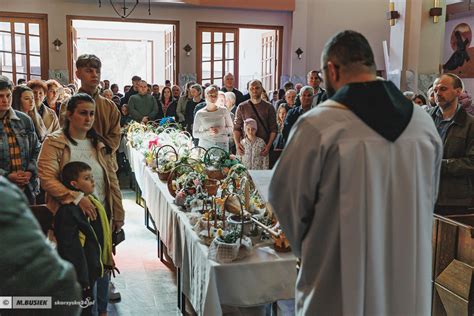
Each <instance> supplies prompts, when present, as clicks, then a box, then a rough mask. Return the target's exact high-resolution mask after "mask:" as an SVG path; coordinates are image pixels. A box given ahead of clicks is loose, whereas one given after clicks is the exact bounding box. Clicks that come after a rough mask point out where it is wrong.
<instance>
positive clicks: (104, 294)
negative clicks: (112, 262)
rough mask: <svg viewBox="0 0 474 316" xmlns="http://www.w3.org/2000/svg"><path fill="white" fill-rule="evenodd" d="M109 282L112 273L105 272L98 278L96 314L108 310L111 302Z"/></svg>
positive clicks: (95, 303) (95, 292)
mask: <svg viewBox="0 0 474 316" xmlns="http://www.w3.org/2000/svg"><path fill="white" fill-rule="evenodd" d="M109 282H110V273H109V272H105V273H104V276H103V277H101V278H98V279H97V282H96V283H95V284H96V286H95V287H94V298H95V301H94V315H99V314H100V313H105V312H107V304H108V302H109Z"/></svg>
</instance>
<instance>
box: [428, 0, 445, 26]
mask: <svg viewBox="0 0 474 316" xmlns="http://www.w3.org/2000/svg"><path fill="white" fill-rule="evenodd" d="M442 15H443V8H440V6H439V0H434V7H433V8H431V9H430V16H431V17H433V23H438V22H439V17H440V16H442Z"/></svg>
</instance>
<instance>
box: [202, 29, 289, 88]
mask: <svg viewBox="0 0 474 316" xmlns="http://www.w3.org/2000/svg"><path fill="white" fill-rule="evenodd" d="M282 33H283V27H281V26H264V25H241V24H239V25H231V24H221V23H204V22H198V23H197V34H196V41H197V43H196V47H197V48H198V50H197V60H196V65H197V79H198V81H199V82H201V83H202V84H206V83H214V84H217V85H219V86H222V84H223V82H222V77H223V76H224V75H225V74H226V73H228V72H231V73H232V74H234V77H235V79H236V80H235V82H234V84H235V86H236V87H237V88H240V89H241V90H243V89H245V87H246V84H247V82H248V81H250V80H252V79H259V80H261V81H262V84H263V87H264V88H265V89H266V90H267V91H271V90H275V89H277V88H278V86H279V82H280V75H281V61H280V56H281V50H282V46H281V39H282Z"/></svg>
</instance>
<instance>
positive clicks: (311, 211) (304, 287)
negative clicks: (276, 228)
mask: <svg viewBox="0 0 474 316" xmlns="http://www.w3.org/2000/svg"><path fill="white" fill-rule="evenodd" d="M322 69H323V74H324V80H325V82H326V88H327V92H328V96H329V97H330V100H328V101H326V102H324V103H322V104H320V105H318V106H317V107H316V108H314V109H312V110H311V111H309V112H307V113H306V114H304V115H303V116H301V117H300V118H299V119H298V121H297V123H296V124H295V126H294V127H293V129H292V132H291V134H290V138H289V140H288V143H287V146H286V148H285V150H284V151H283V153H282V156H281V157H280V160H279V162H278V164H277V165H276V167H275V169H274V175H273V178H272V180H271V184H270V191H269V194H270V195H269V200H270V203H271V204H272V206H273V208H274V210H275V213H276V215H277V217H278V219H279V221H280V224H281V227H282V229H283V231H284V232H285V234H286V237H287V238H288V240H289V241H290V244H291V247H292V250H293V252H294V254H295V255H296V256H298V257H300V258H301V267H300V270H299V273H298V278H297V283H296V312H297V315H331V316H334V315H376V316H379V315H410V316H412V315H430V313H431V269H432V266H431V260H432V256H431V252H432V249H431V233H432V214H433V208H434V204H435V201H436V196H437V190H438V183H439V171H440V165H441V157H442V143H441V140H440V137H439V135H438V132H437V131H436V128H435V126H434V124H433V122H432V120H431V118H430V117H429V115H428V114H427V113H426V112H425V111H424V110H423V109H421V108H420V107H417V106H416V107H414V106H413V104H412V103H411V102H410V101H408V100H406V99H405V98H404V97H403V94H402V93H401V92H400V91H399V90H398V89H397V88H396V87H395V85H394V84H393V83H391V82H388V81H380V80H376V76H375V69H376V68H375V62H374V58H373V53H372V50H371V48H370V46H369V44H368V42H367V40H366V39H365V38H364V37H363V36H362V35H361V34H359V33H357V32H353V31H344V32H341V33H339V34H337V35H335V36H334V37H333V38H332V39H330V40H329V41H328V43H327V44H326V46H325V48H324V51H323V55H322Z"/></svg>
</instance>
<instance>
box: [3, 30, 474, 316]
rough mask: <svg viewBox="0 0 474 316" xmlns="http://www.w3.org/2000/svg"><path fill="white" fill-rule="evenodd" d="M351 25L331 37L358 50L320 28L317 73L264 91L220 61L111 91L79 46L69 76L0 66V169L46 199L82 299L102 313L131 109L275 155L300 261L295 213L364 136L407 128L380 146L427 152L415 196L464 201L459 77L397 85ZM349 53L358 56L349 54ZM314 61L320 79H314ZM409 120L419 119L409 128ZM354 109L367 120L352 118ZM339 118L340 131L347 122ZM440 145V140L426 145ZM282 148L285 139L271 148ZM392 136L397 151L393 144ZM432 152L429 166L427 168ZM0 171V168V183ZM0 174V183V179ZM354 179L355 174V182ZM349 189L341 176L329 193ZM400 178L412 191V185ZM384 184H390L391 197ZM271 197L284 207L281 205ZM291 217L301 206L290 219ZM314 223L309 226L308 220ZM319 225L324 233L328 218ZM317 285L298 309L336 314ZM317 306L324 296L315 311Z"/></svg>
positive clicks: (466, 117)
mask: <svg viewBox="0 0 474 316" xmlns="http://www.w3.org/2000/svg"><path fill="white" fill-rule="evenodd" d="M359 35H360V34H359ZM359 35H358V34H357V33H355V34H354V33H347V34H345V35H344V36H346V37H348V38H349V39H351V40H353V41H355V42H357V43H358V45H359V47H358V49H360V50H362V51H364V50H365V51H364V52H363V53H362V54H361V55H360V56H362V57H360V56H359V55H357V54H355V55H351V56H352V57H351V56H349V55H350V54H349V51H350V49H349V50H348V49H347V47H345V46H344V45H345V44H344V43H343V41H338V40H337V39H336V40H334V39H333V42H331V43H332V44H331V43H330V44H327V45H329V46H327V48H326V49H327V50H326V51H325V52H324V53H323V56H325V58H326V59H325V60H324V58H323V62H324V65H323V66H324V67H326V68H325V69H323V71H322V72H320V71H317V70H312V71H309V72H308V74H307V82H306V84H305V85H303V84H301V83H299V84H296V85H294V84H293V83H292V82H286V83H285V84H284V85H283V89H280V90H275V91H270V92H269V93H267V92H266V91H265V90H264V88H263V86H262V82H261V81H260V80H258V79H255V80H251V81H250V82H248V84H247V92H246V93H243V92H241V91H239V90H238V89H237V88H236V87H235V84H234V82H235V78H234V76H233V75H232V74H231V73H228V74H226V75H225V76H224V77H223V83H224V85H223V86H222V87H218V86H217V85H214V84H206V85H204V86H203V85H201V84H199V83H196V82H186V83H184V84H183V88H181V87H180V86H178V85H172V83H171V82H170V81H166V82H165V85H164V87H163V88H162V89H161V87H160V85H158V84H152V83H148V82H146V81H145V80H143V79H142V78H140V77H139V76H133V77H132V84H131V85H127V86H125V87H124V88H123V93H121V92H120V91H119V87H118V85H117V84H115V83H113V84H110V81H109V80H103V81H101V73H100V72H101V66H102V65H101V61H100V60H99V58H97V57H96V56H95V55H89V54H85V55H81V56H79V57H78V59H77V61H76V68H77V70H76V73H75V75H76V76H77V78H78V79H80V82H81V85H80V87H76V86H75V85H74V84H70V85H67V86H63V85H61V84H59V83H58V82H57V81H55V80H47V81H43V80H37V79H35V80H30V81H28V82H19V83H18V84H17V85H16V86H14V85H13V83H12V82H11V81H10V80H9V79H8V78H7V77H4V76H0V133H1V134H0V137H1V142H0V153H1V159H0V176H3V177H5V178H6V179H8V181H7V182H9V183H10V184H13V185H15V186H16V189H15V190H16V191H18V190H21V191H22V192H23V193H24V195H25V196H26V198H27V200H28V203H29V204H30V205H33V204H40V203H46V205H47V206H48V208H49V209H50V210H51V211H52V212H53V213H55V214H56V216H55V235H56V239H57V244H58V248H57V249H58V253H59V254H60V255H61V256H62V257H63V258H64V259H66V260H68V261H70V262H71V263H72V264H73V265H74V267H75V269H76V273H77V279H78V281H79V283H80V285H81V287H82V298H83V299H91V300H94V301H95V302H96V304H95V307H94V308H95V309H96V310H97V311H98V313H99V314H101V315H105V314H106V313H107V302H108V300H109V295H110V271H112V270H113V269H114V268H115V264H114V260H113V256H112V241H111V239H112V234H114V233H117V232H119V231H120V230H121V228H122V226H123V225H124V219H125V212H124V209H123V205H122V197H121V193H120V187H119V182H118V177H117V174H118V172H119V170H120V168H121V167H124V166H125V165H126V161H125V160H124V159H123V155H120V152H121V149H120V145H121V144H123V143H122V139H123V135H122V134H121V130H123V127H125V126H126V125H128V124H130V123H131V122H134V121H135V122H140V123H144V124H146V123H148V122H152V121H155V122H160V121H161V120H162V119H166V120H167V121H170V120H171V121H173V122H176V123H179V124H180V125H181V126H182V128H183V129H184V130H186V131H187V132H188V133H189V134H191V135H192V137H193V139H194V142H195V144H196V145H198V146H201V147H204V148H206V149H208V148H211V147H219V148H222V149H223V150H225V151H227V152H230V153H232V154H235V155H237V156H238V157H240V159H241V161H242V162H243V164H245V165H246V166H247V168H249V169H269V168H272V166H274V165H275V164H276V162H277V161H278V160H279V159H280V161H279V162H278V167H277V169H276V175H275V177H274V179H273V181H272V188H271V189H272V192H273V195H271V199H272V201H273V202H274V203H275V205H278V207H277V209H276V211H277V214H278V215H279V217H280V219H281V220H282V226H283V228H284V230H285V233H286V234H287V235H288V238H289V240H290V242H291V244H292V247H294V248H293V249H294V251H295V253H296V254H297V255H299V256H302V257H303V258H305V259H304V260H303V262H308V264H309V261H311V260H314V261H315V262H316V261H319V264H320V265H322V266H324V264H323V263H324V262H322V261H321V260H319V259H320V258H319V259H318V258H315V257H314V256H315V255H313V254H310V253H308V251H310V252H311V250H310V249H311V247H312V246H311V245H310V244H304V243H303V241H302V239H303V238H304V236H305V235H306V232H307V231H308V229H309V228H308V225H309V222H308V219H310V218H312V216H314V214H313V213H314V209H313V208H314V205H313V204H312V203H313V202H315V203H323V202H324V203H328V205H326V207H327V209H328V210H329V209H331V207H330V206H335V205H339V203H342V202H343V201H342V200H337V199H334V196H331V195H330V194H334V192H329V193H328V192H325V191H324V190H325V189H326V187H325V186H324V185H327V183H329V182H330V181H339V180H336V179H339V177H341V175H340V174H339V172H341V173H345V174H351V173H353V175H352V178H353V176H354V175H355V174H358V175H359V176H360V177H361V178H364V177H365V176H367V175H368V171H367V173H365V174H359V173H360V172H359V171H357V170H359V169H357V170H353V169H351V168H353V166H352V167H351V163H353V161H351V160H350V156H351V155H353V156H354V157H355V159H356V160H357V159H359V160H360V161H368V160H371V159H372V158H371V156H370V154H371V153H373V152H378V151H377V150H378V149H377V148H376V145H373V144H375V143H378V144H382V145H383V146H382V147H384V146H386V145H387V144H386V141H385V140H388V141H390V142H395V140H397V139H398V138H400V137H401V138H402V139H405V138H404V137H405V136H403V137H402V135H405V134H403V133H404V131H405V130H406V129H408V130H409V133H408V134H409V135H408V136H406V137H407V140H406V146H408V147H410V146H412V147H413V148H412V149H413V150H415V153H418V156H417V154H413V156H410V157H411V158H410V157H401V156H397V157H395V156H394V157H395V158H393V159H395V160H393V161H394V163H395V161H397V159H401V160H405V161H410V159H411V160H415V161H418V160H419V159H422V158H423V157H425V158H426V160H425V162H427V163H428V164H429V165H426V166H425V167H426V168H427V169H426V168H425V169H423V172H422V171H421V169H420V170H417V172H421V173H420V174H417V177H418V178H420V177H421V178H423V177H425V176H429V177H431V178H430V179H431V180H432V182H430V183H429V185H427V186H426V188H431V189H433V192H431V193H430V194H428V195H429V197H430V198H434V200H436V196H437V209H438V210H439V211H440V212H443V209H444V210H445V211H446V212H448V213H449V212H453V210H459V211H460V210H463V209H465V208H466V206H470V207H472V206H474V203H473V200H474V181H473V175H474V160H473V159H474V118H473V117H472V116H471V115H470V114H472V113H473V112H474V111H473V106H472V104H471V99H470V96H469V95H468V94H467V93H466V92H465V91H464V86H463V82H462V80H461V79H460V78H459V77H457V76H456V75H452V74H442V75H440V76H439V77H438V78H437V79H436V80H435V81H434V83H433V85H432V86H431V87H430V89H429V91H427V94H426V96H427V98H425V97H424V95H423V94H414V93H410V92H405V93H404V94H402V93H401V92H400V91H399V90H398V89H397V88H396V87H395V86H394V85H393V84H391V83H390V82H388V81H385V80H383V79H381V78H376V77H375V68H374V67H375V64H374V63H373V56H372V55H371V54H372V52H371V50H370V47H368V44H366V41H365V39H363V38H360V36H359ZM331 45H332V46H331ZM367 47H368V48H367ZM337 50H339V51H337ZM346 53H347V54H346ZM352 53H353V52H351V54H352ZM324 54H325V55H324ZM364 54H365V55H364ZM354 56H355V57H354ZM357 56H359V57H360V60H356V61H354V60H355V59H354V58H356V57H357ZM367 56H372V57H371V58H368V57H367ZM345 59H348V60H351V62H347V60H345ZM344 62H347V63H346V64H344ZM361 62H363V63H362V64H361ZM341 65H343V66H341ZM347 65H349V66H347ZM344 71H345V72H346V73H344ZM322 74H323V75H324V79H325V80H324V83H325V89H323V88H322V87H321V84H322V82H323V75H322ZM341 78H342V79H341ZM354 78H355V79H354ZM403 95H404V96H405V98H403ZM400 96H402V98H400ZM328 98H329V100H328ZM407 99H408V100H407ZM326 100H327V101H326ZM325 101H326V102H325ZM370 102H376V103H378V104H377V106H378V105H380V107H377V106H375V107H367V106H366V104H367V103H370ZM321 103H323V105H321V106H320V104H321ZM382 105H383V106H382ZM312 109H314V110H312ZM347 109H350V113H354V114H355V116H354V115H353V116H351V115H349V114H348V112H347V111H345V112H344V111H341V112H338V111H339V110H347ZM426 111H428V113H429V115H430V116H431V119H430V116H428V115H427V114H426V113H425V112H426ZM336 112H337V115H336V114H335V113H336ZM423 113H424V114H423ZM469 113H470V114H469ZM316 114H317V115H316ZM323 117H325V120H323V119H322V118H323ZM355 117H358V118H359V120H356V119H355ZM427 118H428V120H427ZM414 119H416V120H418V121H417V122H418V123H419V125H418V126H416V127H413V129H410V128H409V126H411V125H413V124H414V123H413V124H412V123H411V122H412V120H414ZM361 122H363V123H364V124H366V125H367V126H369V127H370V128H371V129H366V128H365V127H362V125H361ZM433 122H434V124H433ZM366 125H364V126H366ZM434 126H436V129H437V134H436V135H434V134H433V133H432V130H435V131H436V129H434ZM348 128H350V129H352V130H350V131H348V130H347V129H348ZM372 130H373V131H375V132H376V133H378V135H380V136H381V139H384V141H383V142H382V141H380V140H377V141H374V143H371V142H370V141H368V142H367V143H366V148H364V149H363V148H359V149H357V150H356V149H354V148H352V147H351V145H350V143H351V141H353V140H354V139H353V137H356V138H357V137H358V136H357V135H359V134H360V135H359V136H360V137H367V139H374V135H372V134H371V133H372V132H371V131H372ZM361 135H362V136H361ZM417 135H418V136H420V137H421V136H423V135H424V136H426V139H429V141H427V142H428V143H429V144H431V145H429V146H432V148H431V147H430V148H431V149H430V150H432V152H431V153H429V154H427V151H428V147H429V146H428V145H427V144H428V143H426V144H425V145H423V146H422V145H420V144H419V143H416V145H413V144H411V143H410V141H411V140H413V139H415V138H416V137H418V136H417ZM415 136H416V137H415ZM340 137H342V139H343V141H342V142H341V143H338V146H339V147H337V148H335V147H331V144H332V142H334V139H339V138H340ZM410 137H412V138H410ZM439 138H440V139H441V140H442V143H441V141H438V140H439ZM357 139H359V138H357ZM410 139H411V140H410ZM426 139H425V140H426ZM401 143H403V142H402V141H400V142H398V143H397V144H399V145H400V144H401ZM314 144H317V146H313V145H314ZM441 144H443V146H444V149H443V151H442V152H438V151H439V150H441V149H440V148H441ZM374 146H375V147H374ZM397 146H398V145H397ZM400 146H401V145H400ZM417 146H421V147H417ZM286 147H290V149H289V150H286V151H284V149H285V148H286ZM315 147H317V150H316V149H315ZM402 147H403V146H402ZM410 148H411V147H410ZM399 149H400V150H401V151H403V150H402V148H401V147H400V148H399ZM365 151H367V153H366V152H365ZM282 152H283V155H282ZM342 152H345V153H347V156H344V155H342V154H341V153H342ZM390 152H391V153H392V151H390ZM407 153H408V152H407ZM325 154H326V155H329V156H330V155H331V154H335V155H336V156H335V157H333V158H334V160H326V159H327V157H326V158H325V157H323V155H325ZM280 155H282V157H280ZM433 155H442V160H441V156H439V157H434V156H433ZM377 157H378V156H377ZM387 157H388V156H387ZM387 157H386V158H387ZM379 158H380V159H382V157H379ZM438 158H439V163H440V169H438V170H436V164H437V163H438V160H436V159H438ZM344 159H349V160H347V161H343V160H344ZM387 159H388V158H387ZM382 160H383V159H382ZM336 161H338V163H339V164H340V165H344V164H346V165H345V167H344V168H346V169H343V170H342V169H341V170H339V169H337V167H335V166H336ZM387 161H390V159H388V160H387ZM295 162H297V163H295ZM300 162H301V163H300ZM331 163H332V164H331ZM374 163H375V162H374ZM401 166H402V165H401ZM323 167H324V168H323ZM385 167H387V166H385ZM380 168H381V170H382V169H383V168H384V167H383V166H380ZM387 168H388V167H387ZM420 168H421V167H420ZM362 169H364V168H362ZM362 169H361V170H362ZM364 170H365V169H364ZM439 170H441V182H440V186H439V194H438V195H436V194H435V195H434V196H433V194H434V192H437V190H438V187H437V185H436V182H437V181H438V180H437V179H436V177H437V176H436V174H437V172H438V171H439ZM308 172H309V174H313V175H319V176H320V177H321V179H319V180H324V179H326V178H327V177H328V175H330V176H331V177H334V178H331V179H332V180H331V179H328V178H327V179H326V182H324V181H322V182H321V185H323V186H322V187H319V185H320V184H319V182H317V181H316V180H315V181H316V182H313V181H312V179H309V178H308V177H307V176H306V175H307V174H308ZM361 172H362V171H361ZM430 172H431V173H430ZM381 174H383V172H382V173H381ZM288 175H290V177H288ZM3 177H2V178H0V181H3V182H6V180H4V178H3ZM433 177H434V178H433ZM352 178H351V177H348V179H352ZM402 178H403V177H402ZM293 180H294V181H293ZM313 180H314V179H313ZM319 180H318V181H319ZM292 181H293V182H295V183H294V186H293V185H290V186H289V187H292V188H295V190H287V189H285V192H287V193H288V191H294V192H289V193H288V194H289V195H288V194H277V192H278V191H281V190H283V189H284V188H288V185H289V183H292ZM328 181H329V182H328ZM367 181H369V180H367ZM3 182H0V185H4V183H3ZM349 182H350V181H349ZM384 183H385V182H384ZM338 185H341V184H340V183H338ZM354 185H355V184H354ZM365 185H367V183H364V185H362V186H361V187H365ZM415 186H416V185H415ZM356 187H358V185H356ZM426 188H423V190H425V189H426ZM350 189H351V188H350V187H347V188H346V187H344V188H341V190H342V191H338V192H339V193H341V192H343V191H344V190H350ZM387 189H390V188H387ZM412 189H413V190H415V191H416V189H417V188H415V187H413V188H412ZM425 191H426V190H425ZM315 192H318V193H317V194H316V193H315ZM344 192H348V191H344ZM293 194H297V195H295V196H293ZM315 194H316V197H318V198H317V199H316V201H315V198H316V197H315V196H314V195H315ZM325 194H329V195H325ZM371 194H372V193H371ZM301 196H303V197H304V198H302V197H301ZM397 197H398V195H396V194H395V195H394V199H395V200H396V198H397ZM319 198H322V200H319ZM324 198H328V199H327V200H324ZM413 198H414V199H415V200H416V197H413ZM321 201H323V202H321ZM341 201H342V202H341ZM303 202H304V203H303ZM346 202H347V201H346ZM359 202H360V201H359ZM433 202H434V201H433ZM305 203H306V204H305ZM360 203H362V202H360ZM413 203H415V202H413ZM415 204H416V203H415ZM428 204H429V203H428V202H427V204H426V205H428ZM344 205H345V204H344ZM361 205H362V204H361ZM426 205H425V206H426ZM282 207H286V208H285V210H286V211H284V210H282ZM397 207H400V205H398V206H397ZM318 208H319V207H318ZM291 209H294V210H295V213H294V214H293V215H294V216H291V219H289V218H288V212H287V211H288V210H291ZM311 210H312V211H311ZM305 212H307V213H305ZM295 214H296V215H295ZM298 216H301V218H300V219H299V222H298V218H297V217H298ZM321 216H324V215H321ZM295 221H296V222H295ZM333 224H334V225H343V222H342V220H341V222H339V220H338V221H337V223H336V222H334V223H333ZM298 225H300V226H301V225H302V226H301V227H300V226H298ZM314 225H316V226H318V223H315V224H314ZM334 225H333V226H334ZM333 226H331V227H332V228H333V231H331V232H327V233H328V235H330V234H333V233H334V232H336V231H339V228H335V226H334V227H333ZM295 227H297V229H296V231H295ZM337 227H340V226H337ZM414 229H416V228H414ZM321 232H326V230H325V229H324V227H319V230H318V231H317V233H310V234H309V236H310V238H313V237H314V239H315V240H316V239H317V238H319V237H318V236H322V235H321ZM338 240H339V239H338ZM339 242H341V241H339ZM341 247H342V246H341ZM331 249H332V250H331ZM331 249H325V248H324V247H322V248H321V250H322V251H333V250H334V249H336V250H337V249H338V247H334V248H331ZM346 255H350V254H346ZM307 258H309V259H307ZM305 260H309V261H305ZM340 265H341V262H340V261H337V260H336V259H334V261H333V264H331V267H336V266H337V267H339V266H340ZM328 269H329V268H328ZM302 271H303V272H302V273H303V274H304V275H305V280H306V281H305V282H311V281H312V280H316V279H318V277H317V275H315V274H314V271H313V272H306V271H305V270H304V268H303V269H302ZM328 271H329V270H328ZM329 272H330V273H327V275H328V277H333V276H334V275H337V274H338V273H337V271H329ZM300 281H301V280H300ZM407 282H408V281H407ZM339 290H340V289H339V288H335V289H334V291H333V292H331V291H328V292H327V293H328V295H330V293H332V294H334V297H337V296H338V295H340V293H339V292H338V291H339ZM305 291H306V290H305V289H301V293H300V294H301V297H305V298H307V299H308V297H307V296H306V295H309V294H308V293H306V292H305ZM323 298H324V296H319V298H318V300H317V302H318V304H319V305H318V307H315V306H313V305H311V304H310V305H307V306H306V307H305V308H308V311H309V310H310V309H311V308H314V310H320V311H326V312H327V311H328V310H334V312H335V314H338V312H339V308H341V306H342V303H341V304H333V303H331V304H332V305H333V307H329V306H326V305H327V304H325V302H324V299H323ZM297 299H298V298H297ZM330 301H331V300H328V301H327V302H326V303H328V302H330ZM321 306H325V307H326V308H327V309H326V310H321ZM91 310H92V307H91ZM91 310H89V311H90V312H92V311H91Z"/></svg>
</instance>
